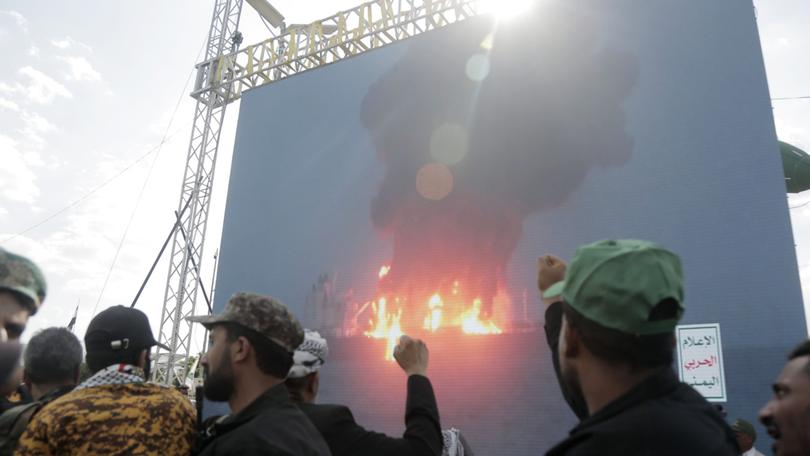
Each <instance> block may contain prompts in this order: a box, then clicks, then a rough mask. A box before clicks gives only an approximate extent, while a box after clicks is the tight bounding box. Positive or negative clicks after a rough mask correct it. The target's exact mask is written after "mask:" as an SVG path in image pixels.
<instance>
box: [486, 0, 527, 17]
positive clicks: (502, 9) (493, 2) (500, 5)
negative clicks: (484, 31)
mask: <svg viewBox="0 0 810 456" xmlns="http://www.w3.org/2000/svg"><path fill="white" fill-rule="evenodd" d="M533 3H534V0H478V6H479V8H480V12H481V13H484V14H494V15H495V16H496V17H497V18H498V19H509V18H511V17H514V16H517V15H518V14H520V13H523V12H525V11H526V10H528V9H529V7H531V6H532V4H533Z"/></svg>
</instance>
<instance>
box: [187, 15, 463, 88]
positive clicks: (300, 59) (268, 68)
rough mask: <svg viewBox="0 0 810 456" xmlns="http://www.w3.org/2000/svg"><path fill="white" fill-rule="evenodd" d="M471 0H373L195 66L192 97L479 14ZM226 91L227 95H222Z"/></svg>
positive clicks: (262, 80)
mask: <svg viewBox="0 0 810 456" xmlns="http://www.w3.org/2000/svg"><path fill="white" fill-rule="evenodd" d="M478 12H479V2H478V1H475V0H376V1H372V2H368V3H364V4H362V5H360V6H357V7H356V8H353V9H350V10H348V11H343V12H340V13H337V14H335V15H333V16H330V17H328V18H326V19H322V20H320V21H316V22H313V23H311V24H309V25H306V26H297V27H296V26H293V27H290V28H288V29H287V31H286V32H285V33H283V34H281V35H280V36H277V37H274V38H270V39H268V40H266V41H263V42H261V43H258V44H254V45H252V46H247V47H245V48H243V49H240V50H239V51H237V52H234V53H230V54H226V55H222V56H219V57H216V58H211V59H209V60H207V61H204V62H203V63H201V64H199V65H198V70H199V77H198V78H197V84H196V85H195V87H194V91H193V92H192V96H193V97H195V98H197V99H205V98H206V97H208V96H210V95H209V94H211V93H216V94H218V96H219V97H220V98H221V99H227V100H230V101H232V100H235V99H237V98H239V97H240V96H241V94H242V92H243V91H245V90H249V89H254V88H256V87H261V86H263V85H266V84H269V83H271V82H275V81H279V80H281V79H285V78H288V77H290V76H294V75H296V74H298V73H301V72H304V71H307V70H311V69H314V68H318V67H321V66H323V65H328V64H330V63H334V62H338V61H340V60H343V59H345V58H348V57H352V56H355V55H359V54H362V53H364V52H367V51H370V50H372V49H375V48H379V47H382V46H385V45H388V44H391V43H395V42H397V41H400V40H403V39H406V38H410V37H413V36H416V35H420V34H422V33H425V32H427V31H430V30H434V29H438V28H441V27H445V26H447V25H450V24H453V23H456V22H460V21H463V20H465V19H469V18H471V17H473V16H476V15H478ZM228 92H231V93H230V96H226V95H227V94H228Z"/></svg>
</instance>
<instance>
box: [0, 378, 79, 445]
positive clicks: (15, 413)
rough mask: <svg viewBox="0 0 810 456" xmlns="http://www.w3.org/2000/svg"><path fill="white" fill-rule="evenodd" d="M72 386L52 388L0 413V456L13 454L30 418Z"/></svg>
mask: <svg viewBox="0 0 810 456" xmlns="http://www.w3.org/2000/svg"><path fill="white" fill-rule="evenodd" d="M73 388H74V386H73V385H70V386H61V387H58V388H54V389H53V390H51V391H49V392H48V393H46V394H44V395H43V396H42V397H41V398H39V400H37V401H32V402H26V403H22V404H20V405H17V406H15V407H12V408H10V409H8V410H6V411H4V412H3V414H2V415H0V456H5V455H10V454H13V453H14V450H15V448H16V447H17V441H19V440H20V436H21V435H22V433H23V432H25V428H26V427H27V426H28V423H29V422H30V421H31V418H32V417H33V416H34V415H35V414H36V413H37V412H38V411H39V410H40V409H41V408H42V407H44V406H45V405H46V404H48V403H49V402H51V401H53V400H54V399H56V398H58V397H61V396H64V395H65V394H67V393H69V392H70V391H72V390H73Z"/></svg>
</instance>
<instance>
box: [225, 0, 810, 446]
mask: <svg viewBox="0 0 810 456" xmlns="http://www.w3.org/2000/svg"><path fill="white" fill-rule="evenodd" d="M225 217H226V218H225V224H224V230H223V238H222V243H221V256H220V270H219V275H218V279H217V294H216V308H217V309H218V310H221V309H222V308H223V306H224V304H225V302H226V301H227V298H228V297H229V295H230V294H232V293H233V292H236V291H241V290H244V291H256V292H261V293H266V294H270V295H273V296H275V297H277V298H279V299H281V300H282V301H283V302H284V303H286V304H287V305H288V306H289V307H290V308H291V309H292V310H293V311H294V312H295V313H296V314H297V315H298V316H299V317H300V319H301V321H302V322H303V324H304V325H305V326H306V327H309V328H313V329H318V330H319V331H320V333H321V334H322V335H324V336H325V337H326V338H327V339H328V341H329V345H330V355H329V359H327V361H326V365H325V367H324V370H323V372H322V378H321V382H320V385H321V392H320V395H319V397H318V401H320V402H327V403H340V404H345V405H348V406H349V407H350V408H351V409H352V411H353V412H354V415H355V417H356V418H357V421H358V422H359V423H360V424H361V425H364V426H366V427H367V428H370V429H374V430H378V431H383V432H387V433H390V434H393V435H401V433H402V432H403V430H404V424H403V416H404V408H405V384H406V382H405V376H404V374H403V373H402V372H401V371H400V369H399V368H398V366H397V365H396V363H395V362H393V361H391V359H390V354H391V347H392V341H393V340H394V339H395V338H396V336H398V335H399V334H401V333H407V334H410V335H413V336H417V337H420V338H423V339H424V340H425V341H426V342H427V344H428V347H429V349H430V368H429V376H430V378H431V380H432V382H433V384H434V387H435V389H436V393H437V396H438V402H439V410H440V414H441V421H442V426H443V427H444V428H450V427H455V428H458V429H460V430H461V431H462V433H463V434H464V435H465V436H466V437H467V439H468V440H469V442H470V444H471V446H472V448H473V449H474V450H475V451H476V454H482V455H496V454H497V455H536V454H540V453H541V452H543V451H544V450H546V449H548V448H549V447H551V446H552V445H553V444H554V443H555V442H557V441H559V440H561V439H563V438H564V437H565V435H566V434H567V432H568V430H569V429H570V428H571V427H572V426H573V425H575V418H574V416H573V415H572V414H571V412H570V411H569V410H568V409H567V406H566V405H565V403H564V401H563V400H562V398H561V395H560V393H559V388H558V385H557V382H556V379H555V376H554V373H553V369H552V365H551V361H550V354H549V351H548V348H547V345H546V342H545V335H544V330H543V318H544V316H543V307H542V303H541V302H540V299H539V297H538V293H537V290H536V286H535V283H536V269H535V267H536V257H537V256H538V255H540V254H542V253H545V252H553V253H556V254H558V255H561V256H563V257H565V258H568V259H570V258H571V256H572V255H573V252H574V249H575V248H576V247H577V246H578V245H581V244H584V243H588V242H592V241H595V240H599V239H605V238H642V239H649V240H653V241H656V242H659V243H661V244H663V245H665V246H667V247H668V248H670V249H672V250H674V251H675V252H677V253H678V254H679V255H681V257H682V259H683V263H684V268H685V275H686V303H685V306H686V314H685V318H684V322H685V323H719V324H720V329H721V331H722V340H723V350H724V352H723V353H724V363H725V364H724V369H725V375H726V380H727V385H728V389H727V397H728V402H727V403H726V404H724V405H725V407H726V408H727V410H728V411H729V418H730V419H733V418H736V417H742V418H746V419H748V420H749V421H755V417H756V411H757V409H758V408H759V406H760V405H761V404H763V403H764V402H765V401H766V400H767V398H768V397H769V394H770V393H769V386H768V385H769V384H770V382H771V381H772V379H773V378H774V377H775V375H776V374H777V372H778V371H779V369H780V368H781V365H782V363H783V360H784V355H785V353H786V351H788V349H789V348H790V347H791V346H792V345H794V344H795V343H797V342H799V341H800V340H801V339H803V338H804V337H805V335H806V332H805V324H804V321H805V320H804V316H803V310H802V303H801V295H800V290H799V281H798V273H797V268H796V259H795V256H794V253H793V241H792V237H791V232H790V226H789V220H788V213H787V205H786V198H785V184H784V180H783V178H782V176H781V165H780V162H779V154H778V151H777V145H776V138H775V135H774V129H773V120H772V117H771V112H770V108H769V100H768V90H767V85H766V81H765V74H764V70H763V62H762V56H761V52H760V46H759V41H758V38H757V31H756V23H755V18H754V11H753V7H752V5H751V3H750V2H745V1H739V0H713V1H703V0H690V1H686V2H684V1H671V0H666V1H665V0H647V1H643V2H639V1H634V0H619V1H611V2H604V1H599V0H566V1H562V0H544V1H538V2H537V3H536V5H535V7H534V8H533V9H532V10H530V11H528V12H526V13H524V14H523V15H520V16H518V17H514V18H511V19H509V20H500V21H496V20H494V19H492V18H489V17H480V18H477V19H471V20H468V21H466V22H464V23H460V24H456V25H453V26H449V27H447V28H445V29H442V30H438V31H433V32H429V33H426V34H424V35H422V36H419V37H416V38H412V39H408V40H405V41H402V42H399V43H397V44H394V45H390V46H387V47H385V48H382V49H378V50H374V51H371V52H368V53H366V54H363V55H361V56H358V57H353V58H351V59H347V60H345V61H343V62H340V63H337V64H333V65H330V66H327V67H323V68H320V69H317V70H314V71H310V72H306V73H303V74H300V75H297V76H294V77H291V78H289V79H286V80H283V81H281V82H278V83H275V84H272V85H269V86H266V87H263V88H261V89H257V90H254V91H251V92H249V93H246V94H245V95H244V97H243V99H242V105H241V112H240V118H239V126H238V132H237V138H236V146H235V151H234V158H233V165H232V170H231V178H230V189H229V194H228V200H227V209H226V215H225ZM761 434H763V435H764V432H762V433H761Z"/></svg>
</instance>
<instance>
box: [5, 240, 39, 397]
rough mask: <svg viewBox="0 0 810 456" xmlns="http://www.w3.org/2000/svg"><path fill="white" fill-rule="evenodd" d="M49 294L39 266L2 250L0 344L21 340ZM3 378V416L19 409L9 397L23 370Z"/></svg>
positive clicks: (18, 382) (7, 374) (18, 369)
mask: <svg viewBox="0 0 810 456" xmlns="http://www.w3.org/2000/svg"><path fill="white" fill-rule="evenodd" d="M46 292H47V286H46V284H45V277H44V276H43V275H42V271H41V270H40V269H39V267H37V265H36V264H34V263H33V262H32V261H31V260H29V259H28V258H25V257H23V256H20V255H16V254H14V253H11V252H9V251H7V250H4V249H2V248H0V341H1V342H0V343H6V341H10V342H14V341H17V340H19V338H20V336H21V335H22V333H23V331H24V330H25V326H26V325H27V324H28V319H29V318H30V317H31V316H32V315H34V314H35V313H37V310H39V307H40V306H41V305H42V302H43V301H44V300H45V294H46ZM9 347H12V348H13V347H15V345H13V344H12V345H10V346H9ZM16 350H17V351H19V349H18V348H17V349H16ZM15 359H16V358H15ZM0 378H2V379H3V380H0V381H1V382H2V383H1V384H0V396H2V397H0V412H4V411H6V410H8V409H9V408H11V407H13V406H14V405H16V404H15V403H14V402H12V401H9V400H8V399H7V398H6V395H8V394H10V393H11V392H13V391H14V390H15V388H17V387H18V386H19V385H20V382H21V381H22V369H21V368H20V367H19V366H17V367H16V368H14V369H12V371H11V372H5V371H3V372H0Z"/></svg>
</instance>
